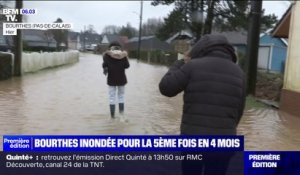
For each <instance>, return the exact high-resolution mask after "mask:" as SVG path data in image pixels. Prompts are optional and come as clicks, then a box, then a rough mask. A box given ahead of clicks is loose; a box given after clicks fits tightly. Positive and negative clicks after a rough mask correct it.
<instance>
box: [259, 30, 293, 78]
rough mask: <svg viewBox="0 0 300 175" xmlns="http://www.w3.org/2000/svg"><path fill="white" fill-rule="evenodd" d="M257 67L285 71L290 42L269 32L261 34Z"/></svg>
mask: <svg viewBox="0 0 300 175" xmlns="http://www.w3.org/2000/svg"><path fill="white" fill-rule="evenodd" d="M259 43H260V44H259V54H258V60H257V67H258V68H259V69H265V70H268V71H269V70H270V71H272V72H281V73H283V72H284V65H285V60H286V53H287V46H288V43H287V41H286V40H285V39H283V38H275V37H273V36H271V35H270V34H269V33H268V32H267V33H264V34H261V36H260V42H259Z"/></svg>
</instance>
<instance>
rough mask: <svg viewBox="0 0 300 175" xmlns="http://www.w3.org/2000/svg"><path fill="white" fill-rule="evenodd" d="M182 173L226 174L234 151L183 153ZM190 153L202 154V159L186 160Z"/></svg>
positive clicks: (183, 174) (185, 174)
mask: <svg viewBox="0 0 300 175" xmlns="http://www.w3.org/2000/svg"><path fill="white" fill-rule="evenodd" d="M182 154H183V155H185V159H184V160H183V161H182V175H226V171H227V169H228V165H229V162H230V159H231V157H232V156H233V155H234V153H232V152H206V153H182ZM188 154H190V155H191V154H194V155H199V154H202V160H186V157H187V155H188Z"/></svg>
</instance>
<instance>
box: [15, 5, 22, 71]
mask: <svg viewBox="0 0 300 175" xmlns="http://www.w3.org/2000/svg"><path fill="white" fill-rule="evenodd" d="M22 8H23V1H22V0H16V9H22ZM17 21H18V22H19V23H21V22H22V15H21V14H18V15H17ZM22 33H23V32H22V30H21V29H19V30H17V36H15V37H14V43H15V51H14V52H15V61H14V75H15V76H21V75H22V51H23V43H22Z"/></svg>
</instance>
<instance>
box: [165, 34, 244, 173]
mask: <svg viewBox="0 0 300 175" xmlns="http://www.w3.org/2000/svg"><path fill="white" fill-rule="evenodd" d="M188 57H189V58H190V61H187V60H177V61H176V62H175V63H174V64H173V65H172V66H171V67H170V69H169V71H168V72H167V73H166V74H165V75H164V77H163V78H162V80H161V81H160V83H159V89H160V92H161V93H162V94H163V95H165V96H168V97H173V96H176V95H177V94H178V93H180V92H182V91H184V96H183V100H184V106H183V114H182V121H181V127H180V131H181V135H235V134H236V128H237V125H238V123H239V121H240V119H241V117H242V115H243V110H244V106H245V77H244V73H243V71H242V70H241V69H240V67H239V66H238V65H237V64H236V61H237V57H236V55H235V51H234V48H233V47H232V46H231V45H230V44H229V43H228V41H227V39H226V38H225V37H224V36H222V35H204V36H203V37H202V38H201V39H200V40H199V41H198V42H197V43H196V44H195V45H194V46H193V48H192V49H191V51H189V53H188ZM211 155H212V154H211ZM213 157H214V156H208V157H206V161H207V162H210V163H207V164H205V161H204V165H202V166H204V167H206V168H205V171H206V172H207V173H206V174H213V173H216V172H214V171H216V170H218V171H219V172H217V174H220V172H222V173H225V171H226V169H227V165H228V162H229V159H230V157H231V156H230V155H229V156H226V155H224V156H221V157H219V164H218V165H219V166H218V165H216V164H215V163H216V161H215V157H214V158H213ZM210 158H212V159H210ZM204 159H205V158H204ZM222 159H224V160H222ZM211 162H214V163H211ZM184 163H185V162H183V172H185V170H186V169H189V168H191V169H189V170H190V171H193V170H192V166H189V165H187V164H184ZM224 165H225V166H224ZM202 166H200V167H202ZM194 167H195V166H194ZM196 168H199V166H198V167H196ZM186 174H188V173H186Z"/></svg>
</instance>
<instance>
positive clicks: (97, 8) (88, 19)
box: [24, 1, 289, 33]
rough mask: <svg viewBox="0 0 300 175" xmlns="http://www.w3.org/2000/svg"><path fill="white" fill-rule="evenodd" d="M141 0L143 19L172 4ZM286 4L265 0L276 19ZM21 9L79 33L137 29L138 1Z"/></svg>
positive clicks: (61, 3) (159, 14)
mask: <svg viewBox="0 0 300 175" xmlns="http://www.w3.org/2000/svg"><path fill="white" fill-rule="evenodd" d="M150 3H151V1H144V11H143V22H145V21H147V19H148V18H163V17H166V16H167V15H168V14H169V13H170V11H171V10H172V9H173V8H174V6H165V5H159V6H151V4H150ZM288 7H289V2H287V1H264V2H263V8H265V9H266V14H270V13H275V14H276V15H277V16H278V17H279V18H280V17H281V16H282V14H283V13H284V12H285V10H286V9H287V8H288ZM24 8H35V9H37V11H38V14H37V15H34V16H30V17H28V22H53V21H55V20H56V19H57V18H58V17H60V18H62V19H63V21H64V22H68V23H73V30H75V31H77V32H79V31H80V30H83V29H84V25H89V24H92V25H94V27H95V30H96V31H97V32H98V33H101V32H102V29H103V27H105V26H107V25H117V26H122V25H126V23H127V22H129V23H131V25H132V26H134V27H136V28H138V26H139V12H140V1H47V2H45V1H24Z"/></svg>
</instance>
